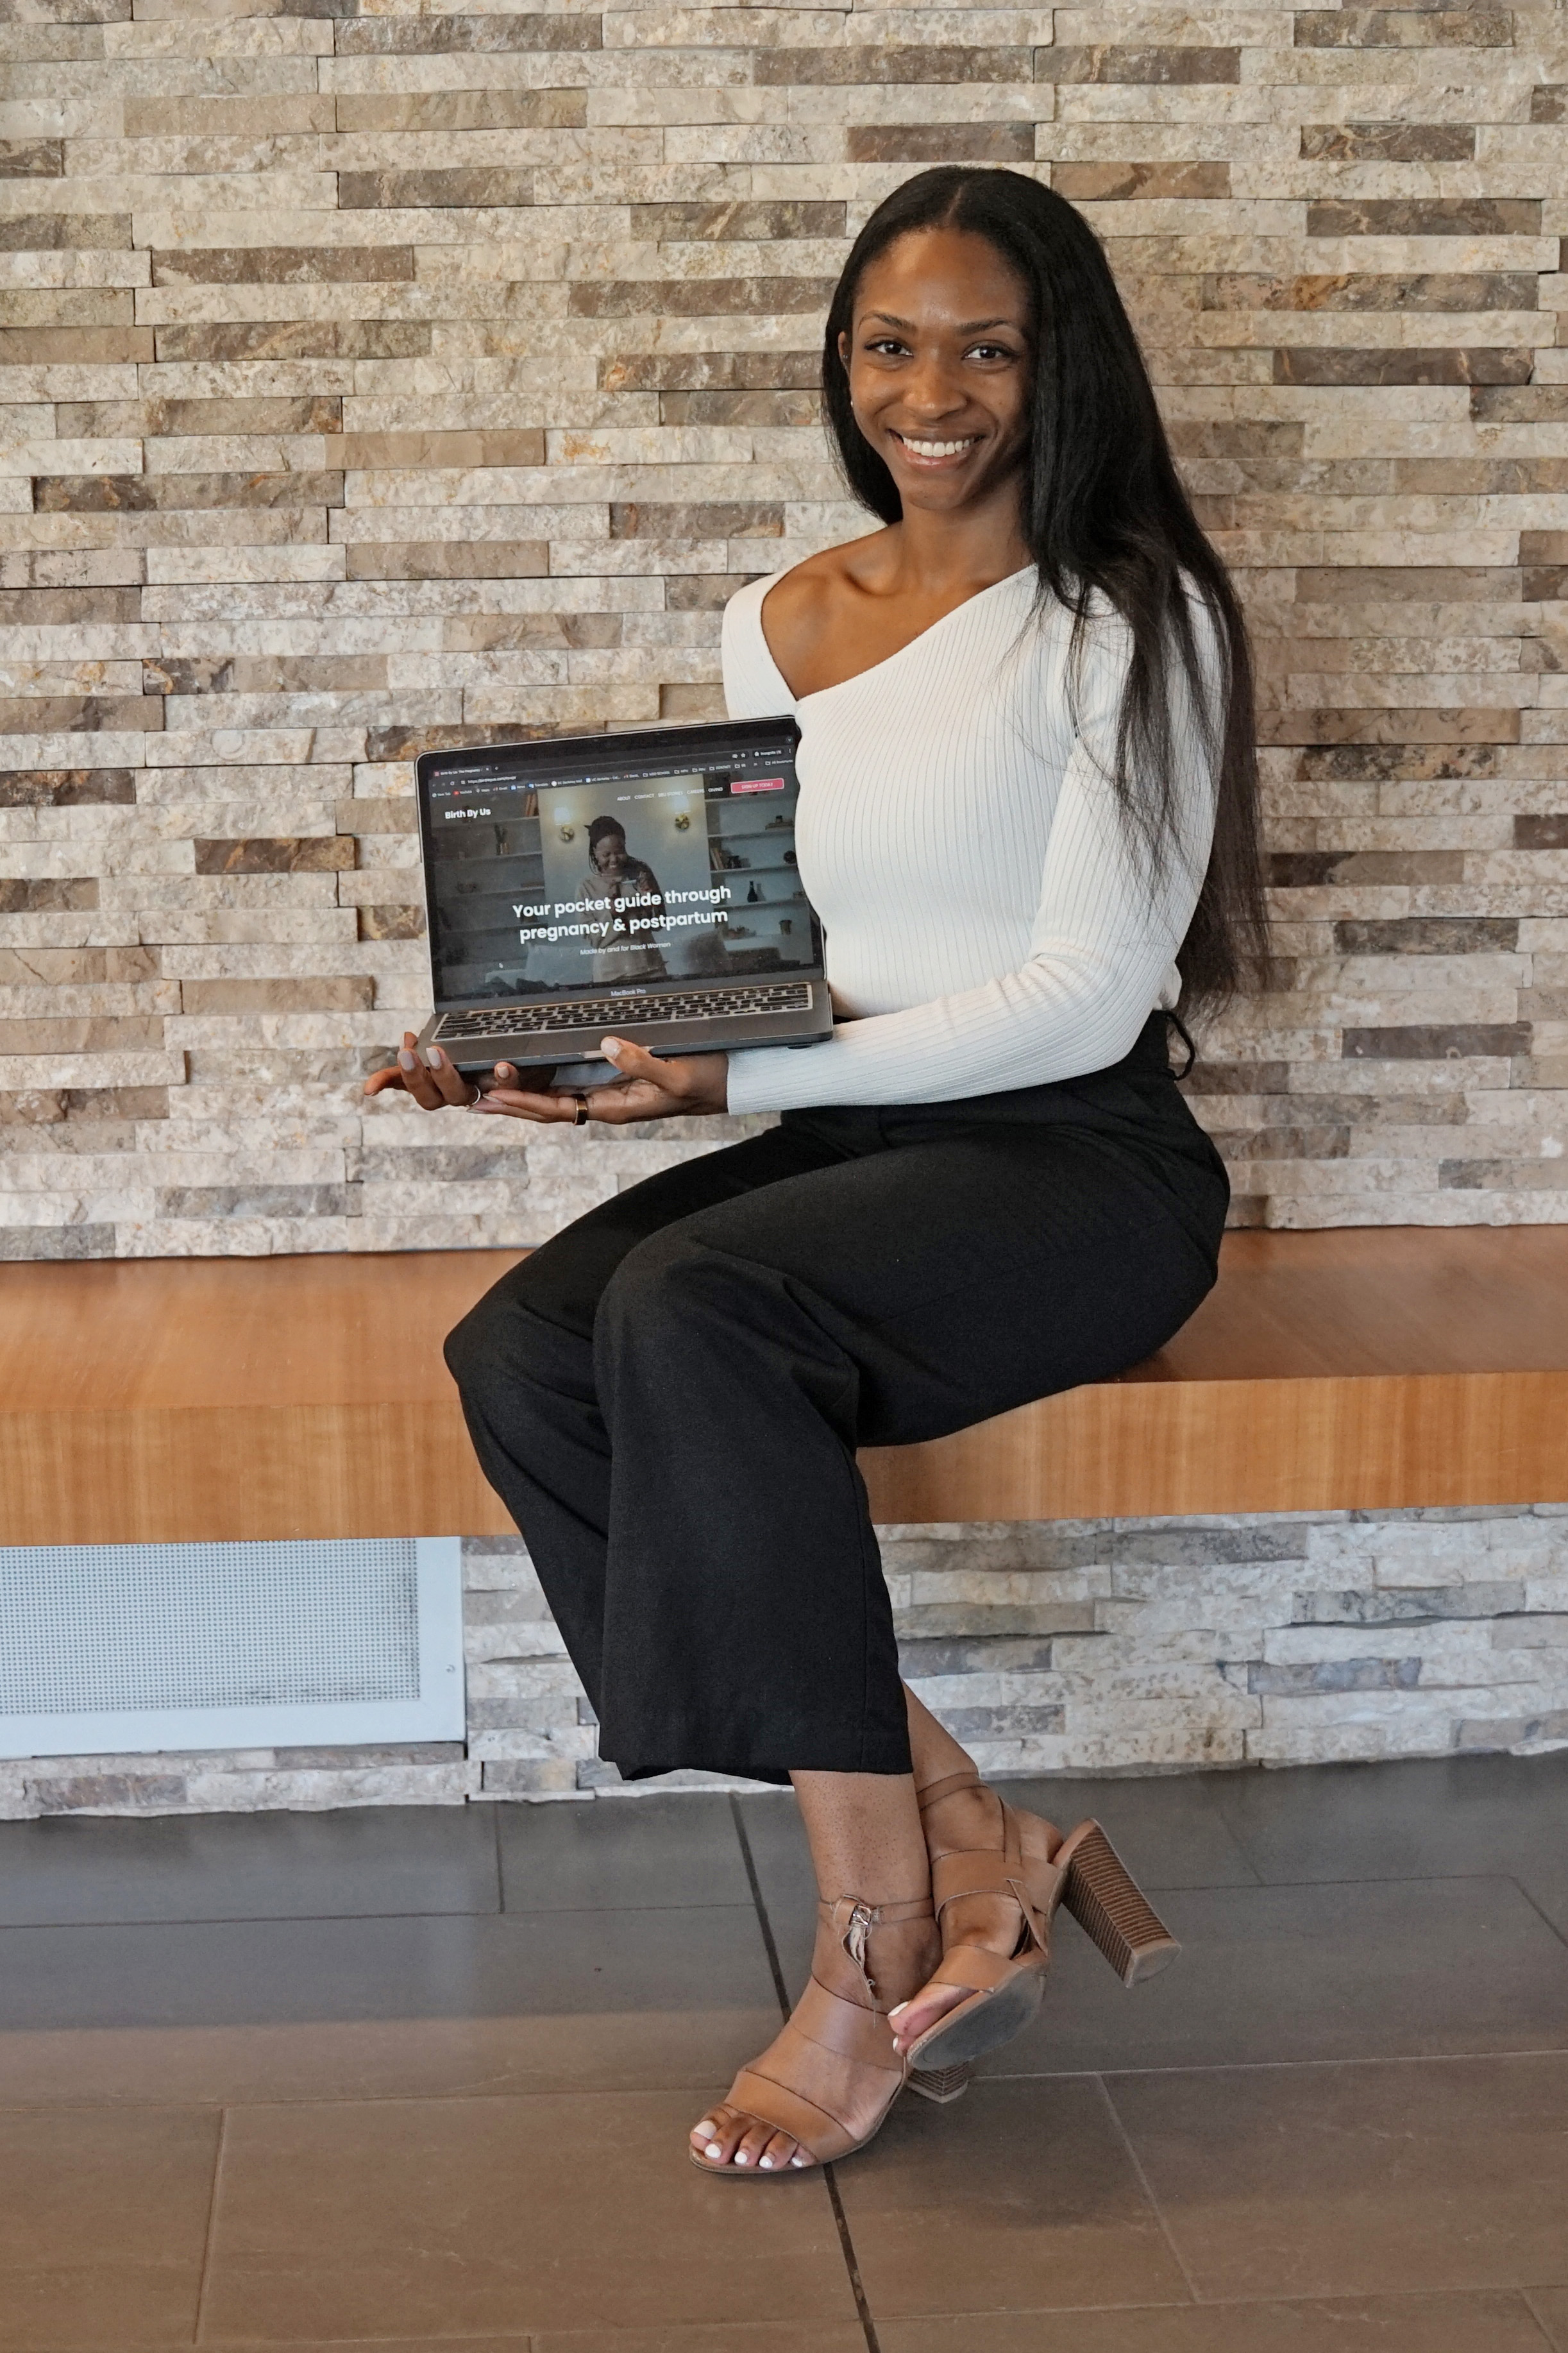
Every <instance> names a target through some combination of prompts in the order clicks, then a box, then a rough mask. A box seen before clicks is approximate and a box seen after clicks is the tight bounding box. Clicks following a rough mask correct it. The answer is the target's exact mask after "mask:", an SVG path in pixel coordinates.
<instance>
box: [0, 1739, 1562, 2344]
mask: <svg viewBox="0 0 1568 2353" xmlns="http://www.w3.org/2000/svg"><path fill="white" fill-rule="evenodd" d="M1016 1795H1017V1796H1018V1797H1019V1798H1020V1799H1022V1800H1023V1801H1024V1802H1025V1803H1031V1804H1036V1805H1038V1806H1040V1807H1041V1808H1042V1809H1043V1810H1047V1811H1048V1812H1050V1813H1051V1814H1053V1815H1054V1816H1056V1817H1057V1818H1058V1820H1076V1819H1078V1817H1079V1814H1080V1813H1081V1812H1086V1811H1090V1810H1092V1811H1094V1812H1096V1813H1099V1814H1100V1816H1101V1817H1102V1818H1103V1819H1104V1820H1105V1821H1106V1822H1107V1824H1108V1825H1109V1826H1110V1830H1111V1831H1112V1835H1113V1836H1114V1837H1115V1838H1116V1839H1117V1840H1118V1841H1119V1843H1120V1844H1121V1847H1122V1849H1123V1851H1124V1852H1125V1853H1126V1855H1127V1858H1128V1860H1129V1862H1131V1865H1132V1867H1133V1869H1134V1870H1135V1871H1136V1872H1137V1873H1139V1874H1140V1875H1141V1876H1142V1879H1143V1880H1144V1882H1145V1883H1146V1885H1147V1886H1148V1887H1149V1888H1150V1889H1151V1891H1153V1890H1159V1891H1161V1893H1162V1909H1163V1910H1165V1911H1166V1912H1167V1914H1168V1916H1169V1917H1170V1918H1171V1920H1172V1922H1173V1926H1175V1927H1176V1929H1177V1931H1178V1933H1179V1934H1180V1935H1181V1936H1182V1937H1183V1938H1184V1942H1185V1945H1186V1952H1185V1956H1184V1959H1183V1961H1182V1963H1181V1964H1180V1966H1179V1967H1178V1968H1176V1969H1175V1970H1173V1971H1172V1972H1171V1973H1170V1974H1169V1975H1167V1976H1166V1977H1164V1978H1161V1979H1159V1980H1157V1981H1156V1982H1155V1983H1154V1984H1152V1985H1151V1986H1148V1987H1146V1988H1142V1989H1140V1990H1139V1991H1138V1992H1136V1993H1134V1994H1131V1995H1127V1994H1124V1993H1123V1992H1122V1991H1121V1988H1120V1987H1119V1986H1118V1985H1117V1984H1116V1983H1115V1981H1114V1979H1113V1978H1111V1977H1110V1972H1109V1971H1108V1970H1106V1969H1105V1968H1104V1967H1103V1965H1102V1964H1101V1963H1100V1960H1099V1957H1098V1956H1097V1955H1096V1954H1095V1953H1094V1952H1093V1951H1092V1949H1091V1947H1089V1945H1088V1943H1087V1942H1086V1941H1085V1939H1084V1938H1083V1937H1082V1936H1079V1932H1078V1931H1077V1929H1076V1928H1075V1927H1074V1926H1072V1924H1071V1923H1070V1922H1067V1921H1064V1922H1063V1924H1062V1927H1061V1931H1060V1936H1059V1948H1058V1963H1057V1968H1056V1971H1055V1974H1054V1977H1053V1980H1052V1984H1051V1986H1050V1989H1049V1991H1048V1995H1047V2003H1046V2008H1045V2010H1044V2012H1043V2015H1042V2017H1041V2020H1040V2021H1039V2023H1038V2024H1037V2026H1036V2027H1035V2028H1034V2029H1032V2030H1031V2031H1030V2032H1029V2033H1028V2034H1027V2035H1026V2036H1025V2037H1023V2038H1022V2039H1021V2040H1020V2041H1018V2042H1016V2043H1014V2044H1013V2045H1011V2046H1010V2047H1009V2048H1008V2049H1007V2050H1006V2051H1005V2052H999V2053H998V2054H997V2055H996V2057H995V2058H994V2060H993V2061H992V2062H991V2063H989V2064H988V2065H987V2066H986V2068H985V2069H984V2073H983V2079H982V2080H981V2081H979V2082H977V2083H976V2084H975V2085H974V2086H973V2089H972V2091H971V2092H970V2093H969V2094H968V2096H967V2097H966V2098H965V2099H964V2100H963V2102H962V2103H961V2104H960V2105H957V2106H956V2107H953V2108H952V2109H948V2110H945V2111H942V2110H938V2109H934V2108H931V2107H929V2106H926V2105H922V2104H921V2102H919V2101H914V2100H910V2101H907V2102H906V2103H904V2104H903V2105H901V2106H900V2108H899V2109H898V2110H896V2111H895V2113H894V2115H893V2116H892V2117H891V2119H890V2120H889V2125H888V2127H887V2129H886V2131H885V2132H884V2133H883V2135H882V2136H881V2137H880V2139H879V2141H878V2142H877V2143H876V2145H875V2147H873V2148H871V2149H870V2150H868V2152H867V2153H866V2154H865V2155H864V2156H862V2157H860V2158H854V2159H851V2160H850V2161H849V2162H848V2163H847V2164H846V2165H844V2166H842V2167H841V2168H838V2170H837V2176H836V2178H835V2179H832V2180H829V2179H825V2177H824V2176H822V2175H821V2174H816V2175H811V2176H803V2177H799V2178H796V2179H793V2180H774V2181H758V2180H752V2181H747V2182H744V2183H740V2182H718V2181H710V2180H704V2179H702V2177H701V2176H700V2174H698V2173H696V2172H695V2171H694V2170H693V2169H692V2168H690V2167H689V2166H688V2165H687V2163H686V2161H685V2153H684V2133H685V2129H686V2126H688V2124H689V2122H690V2120H691V2118H692V2117H693V2116H695V2115H696V2114H697V2113H698V2111H699V2110H700V2107H701V2105H702V2104H703V2102H704V2100H706V2099H707V2098H708V2097H709V2096H710V2094H712V2093H713V2092H714V2091H715V2090H717V2089H720V2088H721V2087H722V2086H723V2084H725V2083H726V2082H727V2080H728V2078H729V2076H730V2074H731V2072H732V2070H733V2069H734V2067H735V2066H736V2065H737V2064H738V2063H739V2062H740V2061H741V2060H742V2059H743V2058H745V2057H747V2056H749V2055H750V2053H751V2052H752V2051H754V2050H755V2049H756V2048H757V2047H758V2046H759V2045H760V2044H761V2043H762V2042H764V2041H766V2040H767V2039H768V2037H769V2036H770V2035H771V2034H772V2032H773V2027H774V2023H775V2021H776V2019H777V2016H778V1998H777V1991H776V1988H777V1985H778V1983H779V1981H780V1980H781V1979H782V1981H783V1983H784V1986H785V1987H786V1989H792V1988H794V1987H795V1985H796V1984H797V1983H798V1981H799V1979H800V1977H801V1975H802V1971H803V1968H804V1964H805V1953H806V1949H807V1943H808V1936H807V1922H808V1918H809V1903H810V1883H809V1875H808V1873H807V1870H806V1865H805V1852H804V1846H803V1843H802V1840H801V1836H800V1831H799V1824H798V1820H797V1819H796V1816H795V1806H794V1800H793V1799H791V1798H789V1797H788V1796H787V1795H783V1796H757V1797H748V1798H745V1799H740V1800H737V1801H731V1800H730V1799H726V1798H721V1797H709V1796H700V1797H679V1798H665V1797H651V1798H644V1799H618V1800H615V1801H612V1802H607V1803H598V1804H595V1805H579V1806H551V1807H527V1806H517V1807H500V1806H497V1807H472V1808H469V1809H468V1810H456V1809H454V1810H435V1809H432V1810H384V1811H376V1812H362V1813H340V1814H329V1815H288V1814H264V1815H255V1816H248V1817H231V1818H228V1819H222V1818H213V1817H210V1816H209V1817H204V1818H201V1819H199V1820H151V1821H143V1822H132V1821H108V1820H105V1821H92V1820H80V1819H75V1820H57V1821H42V1822H26V1823H24V1822H15V1823H6V1824H4V1825H0V2353H65V2348H79V2353H89V2348H90V2353H174V2348H176V2347H189V2346H192V2345H200V2346H204V2347H213V2348H226V2353H246V2348H249V2353H261V2348H279V2353H281V2348H289V2353H326V2348H336V2353H351V2348H358V2353H374V2348H384V2353H437V2348H440V2353H868V2348H869V2349H870V2353H1045V2348H1051V2353H1056V2348H1070V2353H1284V2349H1285V2348H1289V2353H1352V2348H1353V2353H1546V2348H1557V2353H1568V1754H1560V1755H1555V1756H1550V1757H1538V1758H1533V1759H1523V1758H1512V1757H1471V1758H1465V1759H1454V1760H1452V1761H1445V1762H1438V1763H1414V1764H1398V1765H1384V1766H1373V1767H1363V1766H1351V1767H1329V1768H1324V1769H1315V1770H1310V1771H1297V1772H1289V1773H1276V1774H1260V1773H1249V1774H1212V1775H1194V1776H1189V1777H1183V1778H1170V1779H1156V1780H1147V1781H1136V1780H1133V1781H1111V1782H1104V1783H1098V1784H1096V1783H1087V1782H1078V1783H1065V1782H1053V1783H1034V1784H1027V1783H1026V1784H1020V1785H1017V1788H1016Z"/></svg>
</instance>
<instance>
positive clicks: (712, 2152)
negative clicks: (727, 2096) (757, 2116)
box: [691, 2106, 751, 2171]
mask: <svg viewBox="0 0 1568 2353" xmlns="http://www.w3.org/2000/svg"><path fill="white" fill-rule="evenodd" d="M750 2121H751V2119H750V2118H749V2117H747V2116H742V2115H741V2114H740V2112H739V2111H738V2110H737V2109H735V2108H731V2107H727V2106H720V2107H717V2108H710V2110H709V2112H708V2114H707V2115H706V2116H704V2117H703V2119H702V2121H701V2123H700V2124H699V2125H694V2126H692V2130H691V2148H692V2153H693V2155H694V2156H696V2157H698V2158H700V2159H701V2161H702V2163H703V2164H704V2165H710V2166H712V2167H713V2168H714V2169H715V2171H717V2170H718V2168H720V2167H721V2166H723V2165H728V2164H729V2163H730V2162H731V2158H733V2157H734V2154H735V2150H736V2147H738V2145H739V2143H740V2140H741V2138H742V2135H743V2133H744V2132H745V2129H746V2126H747V2125H748V2124H749V2123H750Z"/></svg>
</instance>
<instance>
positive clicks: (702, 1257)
mask: <svg viewBox="0 0 1568 2353" xmlns="http://www.w3.org/2000/svg"><path fill="white" fill-rule="evenodd" d="M1227 1198H1228V1192H1227V1187H1226V1177H1225V1171H1224V1168H1223V1166H1222V1164H1221V1163H1220V1161H1219V1158H1218V1155H1216V1154H1215V1150H1214V1148H1213V1146H1212V1145H1210V1143H1209V1142H1208V1139H1207V1137H1206V1136H1205V1134H1203V1132H1202V1130H1201V1129H1200V1128H1199V1127H1198V1125H1197V1124H1196V1122H1195V1121H1194V1119H1193V1117H1192V1114H1191V1113H1190V1112H1189V1111H1188V1109H1187V1106H1186V1104H1185V1103H1184V1100H1183V1099H1182V1097H1181V1095H1180V1093H1179V1092H1177V1088H1176V1085H1175V1082H1174V1080H1173V1077H1172V1075H1171V1072H1170V1069H1169V1064H1168V1060H1167V1055H1166V1047H1165V1023H1164V1020H1163V1017H1160V1016H1155V1017H1154V1018H1152V1019H1151V1021H1150V1022H1149V1024H1148V1026H1147V1028H1146V1029H1144V1031H1143V1034H1142V1037H1141V1039H1139V1042H1138V1044H1137V1046H1136V1047H1135V1048H1134V1050H1133V1051H1132V1053H1131V1055H1129V1056H1128V1058H1127V1060H1125V1061H1124V1062H1121V1063H1119V1064H1118V1065H1117V1066H1116V1067H1115V1068H1114V1069H1112V1070H1110V1071H1100V1072H1098V1073H1096V1074H1095V1075H1094V1076H1092V1077H1089V1078H1084V1079H1077V1080H1072V1081H1070V1082H1062V1083H1060V1084H1057V1085H1051V1086H1043V1087H1030V1088H1024V1089H1019V1090H1017V1091H1016V1092H1009V1093H1005V1094H995V1095H987V1096H981V1097H975V1098H972V1099H970V1100H968V1101H966V1102H961V1103H913V1104H904V1105H899V1106H896V1107H883V1108H879V1109H866V1110H859V1109H856V1110H826V1111H813V1112H799V1113H785V1115H784V1120H783V1122H782V1124H780V1125H779V1126H778V1127H776V1128H773V1129H771V1130H769V1131H768V1132H767V1133H765V1134H762V1135H758V1136H754V1137H752V1138H750V1139H748V1140H747V1141H746V1142H744V1143H742V1144H737V1145H731V1146H729V1147H728V1148H727V1149H721V1150H719V1151H716V1152H713V1153H710V1154H709V1155H706V1156H705V1157H703V1158H700V1159H698V1160H694V1161H689V1162H688V1163H687V1164H686V1165H685V1166H681V1167H679V1168H672V1169H669V1170H667V1171H666V1172H665V1173H664V1174H662V1175H660V1176H652V1177H649V1178H648V1179H647V1181H646V1182H645V1183H643V1184H639V1185H637V1186H634V1187H631V1189H630V1190H628V1191H626V1192H625V1193H621V1194H619V1195H617V1196H616V1198H615V1199H613V1200H610V1201H607V1202H605V1204H604V1205H603V1206H602V1207H601V1208H597V1209H594V1210H591V1211H590V1212H589V1214H588V1215H587V1216H586V1217H584V1218H579V1219H577V1220H576V1222H575V1223H574V1225H571V1226H569V1227H567V1228H566V1229H565V1230H564V1231H563V1232H562V1233H560V1234H557V1235H556V1236H555V1237H554V1239H553V1240H551V1241H549V1242H546V1243H545V1244H544V1245H543V1247H542V1249H540V1250H536V1251H534V1253H533V1254H532V1255H531V1257H530V1258H528V1259H526V1260H525V1261H523V1262H522V1264H521V1265H520V1266H518V1267H516V1268H514V1270H513V1271H512V1272H511V1273H510V1274H508V1275H506V1276H505V1277H503V1279H502V1280H501V1282H499V1283H498V1284H497V1285H496V1287H495V1288H494V1290H493V1291H491V1292H490V1293H489V1294H488V1295H487V1296H486V1297H485V1298H484V1299H482V1300H481V1301H480V1302H479V1305H478V1306H477V1307H476V1308H474V1310H473V1311H472V1313H471V1314H468V1316H466V1317H465V1318H464V1320H463V1322H462V1323H461V1324H458V1328H457V1330H456V1331H455V1332H454V1333H453V1334H452V1335H451V1337H450V1338H449V1339H448V1341H447V1364H448V1366H450V1368H451V1371H452V1374H453V1376H454V1377H455V1379H456V1380H457V1383H458V1388H459V1390H460V1392H461V1394H462V1400H463V1408H464V1411H465V1413H466V1415H467V1417H468V1428H469V1430H470V1431H471V1433H472V1436H473V1440H474V1444H475V1446H476V1448H477V1449H478V1451H479V1461H480V1463H481V1465H482V1466H483V1469H484V1472H485V1474H486V1476H487V1478H488V1479H489V1481H490V1483H491V1484H492V1486H494V1487H495V1488H496V1490H497V1492H498V1493H500V1496H501V1497H502V1499H503V1500H504V1502H505V1503H506V1504H507V1507H508V1509H509V1510H510V1513H511V1514H512V1515H513V1517H514V1518H515V1520H516V1521H517V1524H518V1526H519V1527H520V1528H521V1531H522V1533H523V1535H524V1536H525V1537H526V1539H527V1542H528V1546H529V1549H530V1552H531V1555H532V1556H533V1560H534V1564H535V1567H536V1568H537V1570H538V1573H539V1577H540V1581H541V1583H542V1586H543V1588H544V1592H545V1596H546V1599H548V1601H549V1603H550V1606H551V1609H552V1610H553V1612H554V1614H555V1619H556V1622H557V1624H558V1625H559V1626H560V1628H561V1631H562V1634H563V1638H564V1640H565V1642H566V1647H567V1649H568V1651H570V1652H571V1655H572V1658H573V1660H574V1663H575V1665H576V1667H577V1670H578V1672H579V1673H580V1674H581V1676H582V1678H583V1682H584V1685H585V1687H586V1689H587V1692H588V1695H589V1697H590V1699H591V1701H592V1702H593V1704H594V1707H595V1711H596V1713H597V1715H598V1716H599V1719H600V1725H601V1739H600V1747H601V1753H602V1755H603V1756H605V1757H606V1758H608V1759H609V1760H611V1761H612V1762H613V1763H615V1764H616V1765H617V1766H618V1767H620V1769H621V1771H622V1773H623V1774H625V1775H626V1778H629V1779H637V1778H642V1777H645V1776H647V1775H648V1774H652V1773H661V1772H666V1771H669V1770H671V1769H673V1768H675V1767H682V1766H685V1767H707V1768H708V1769H710V1770H713V1771H718V1772H724V1773H734V1774H745V1775H749V1776H751V1777H752V1778H756V1779H760V1780H773V1781H781V1780H784V1779H786V1778H787V1777H788V1775H789V1773H790V1771H791V1769H792V1768H795V1769H801V1770H816V1771H820V1772H839V1773H906V1772H908V1771H909V1769H910V1749H909V1736H908V1731H907V1727H906V1720H905V1713H904V1704H903V1695H902V1692H901V1689H900V1682H899V1669H898V1651H897V1646H896V1644H895V1641H894V1638H893V1620H892V1610H891V1607H890V1604H889V1598H888V1592H887V1588H886V1586H885V1584H884V1582H883V1578H882V1572H881V1566H880V1562H879V1556H878V1550H877V1544H876V1539H875V1536H874V1535H873V1532H872V1527H871V1522H870V1515H869V1513H868V1506H867V1499H866V1492H865V1488H864V1486H863V1484H862V1482H861V1480H860V1476H859V1473H858V1471H857V1469H856V1464H855V1451H856V1448H857V1447H858V1446H863V1445H873V1446H887V1445H904V1444H908V1443H910V1441H912V1440H918V1439H927V1438H935V1437H938V1436H941V1435H942V1434H943V1433H945V1432H947V1431H949V1430H960V1429H963V1427H965V1426H966V1425H967V1424H968V1423H971V1422H975V1421H980V1420H983V1419H985V1418H986V1417H987V1416H989V1415H992V1414H996V1413H1002V1412H1005V1410H1006V1409H1009V1408H1010V1407H1013V1406H1017V1405H1023V1404H1026V1403H1027V1402H1028V1401H1029V1400H1030V1399H1031V1398H1041V1397H1047V1396H1049V1395H1050V1394H1052V1393H1053V1392H1054V1391H1056V1390H1058V1389H1066V1388H1075V1387H1077V1386H1078V1384H1079V1383H1080V1382H1084V1381H1099V1380H1105V1379H1108V1378H1110V1377H1113V1376H1114V1375H1116V1374H1118V1373H1121V1372H1123V1371H1125V1370H1126V1368H1127V1367H1128V1366H1130V1365H1133V1364H1136V1363H1138V1362H1139V1361H1140V1360H1141V1359H1142V1358H1143V1357H1144V1356H1149V1355H1150V1354H1151V1353H1152V1351H1153V1350H1154V1349H1156V1348H1158V1347H1159V1346H1160V1345H1162V1344H1163V1342H1164V1341H1165V1340H1167V1339H1169V1338H1170V1336H1171V1335H1172V1334H1173V1332H1174V1331H1176V1329H1177V1328H1178V1327H1179V1326H1180V1325H1181V1324H1184V1322H1185V1321H1186V1319H1187V1317H1188V1316H1189V1315H1190V1314H1192V1312H1193V1310H1194V1307H1196V1305H1197V1304H1198V1302H1199V1301H1200V1300H1201V1299H1202V1298H1203V1296H1204V1294H1205V1292H1206V1291H1207V1290H1208V1289H1209V1287H1210V1285H1211V1284H1212V1282H1214V1279H1215V1267H1216V1261H1217V1253H1218V1249H1219V1239H1220V1232H1221V1229H1222V1227H1223V1224H1224V1219H1225V1211H1226V1201H1227Z"/></svg>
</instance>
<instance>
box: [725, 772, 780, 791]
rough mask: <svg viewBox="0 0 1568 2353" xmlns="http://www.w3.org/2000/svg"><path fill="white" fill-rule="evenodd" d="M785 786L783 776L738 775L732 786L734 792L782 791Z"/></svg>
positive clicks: (732, 781)
mask: <svg viewBox="0 0 1568 2353" xmlns="http://www.w3.org/2000/svg"><path fill="white" fill-rule="evenodd" d="M730 790H731V792H732V793H782V792H783V790H784V778H783V777H782V776H736V777H734V778H733V779H732V780H731V786H730Z"/></svg>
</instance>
